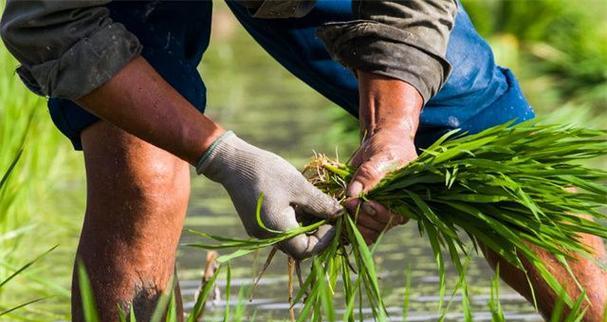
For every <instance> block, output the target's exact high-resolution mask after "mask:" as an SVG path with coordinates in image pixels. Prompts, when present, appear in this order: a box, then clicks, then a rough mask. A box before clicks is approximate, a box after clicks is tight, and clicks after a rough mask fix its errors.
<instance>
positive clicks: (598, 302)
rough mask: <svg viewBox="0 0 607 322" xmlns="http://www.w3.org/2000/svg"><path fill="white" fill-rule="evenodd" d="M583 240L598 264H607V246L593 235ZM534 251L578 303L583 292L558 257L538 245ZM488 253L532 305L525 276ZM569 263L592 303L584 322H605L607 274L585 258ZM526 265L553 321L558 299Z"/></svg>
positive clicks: (543, 309) (544, 311)
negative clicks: (606, 261) (606, 250)
mask: <svg viewBox="0 0 607 322" xmlns="http://www.w3.org/2000/svg"><path fill="white" fill-rule="evenodd" d="M582 238H583V242H584V244H586V245H587V246H588V247H589V248H590V249H592V250H593V252H594V257H595V260H596V261H597V262H600V263H605V258H606V257H605V256H606V253H605V246H604V245H603V241H602V240H601V238H599V237H596V236H590V235H583V237H582ZM531 247H532V248H533V250H534V251H535V252H536V253H537V254H538V255H539V257H540V258H541V259H542V261H543V262H544V264H545V265H546V266H547V267H548V269H549V270H550V272H551V273H552V274H553V275H554V276H555V277H556V278H557V279H558V280H559V281H560V282H561V285H563V286H564V287H565V290H566V291H567V293H568V294H569V296H570V297H571V298H572V299H574V300H576V299H577V298H578V297H579V296H580V295H581V291H580V290H579V288H578V287H577V285H576V283H575V281H574V280H573V278H571V276H570V275H569V273H568V272H567V270H566V269H565V268H564V267H563V266H562V265H561V264H560V263H558V262H557V260H556V259H555V258H554V256H552V255H550V254H549V253H548V252H547V251H545V250H544V249H541V248H538V247H535V246H534V245H531ZM484 253H485V258H486V259H487V261H488V262H489V264H490V265H491V266H492V267H493V268H495V266H496V265H497V263H499V265H500V276H501V277H502V279H503V280H504V281H505V282H506V283H508V285H510V286H511V287H512V288H514V289H515V290H516V291H517V292H519V293H520V294H522V295H523V296H524V297H525V298H527V300H528V301H530V302H531V301H532V295H531V290H530V289H529V284H528V282H527V278H526V277H525V274H524V273H523V272H522V271H520V270H518V269H516V268H515V267H514V266H512V265H510V264H508V263H507V262H506V261H505V260H504V259H502V258H501V257H499V256H498V255H497V254H495V253H493V252H491V251H487V250H484ZM568 263H569V266H570V267H571V270H572V271H573V273H574V275H575V276H576V277H577V279H578V281H579V282H580V284H581V285H582V287H583V288H584V289H585V291H586V295H587V296H588V299H589V300H590V303H588V302H587V301H586V302H585V303H584V306H587V312H586V315H585V317H584V319H583V321H586V322H603V313H604V310H605V304H606V302H607V272H605V271H604V270H603V269H601V268H600V267H599V266H598V265H597V264H596V262H594V261H592V260H589V259H586V258H583V257H581V256H574V259H572V260H569V261H568ZM523 264H524V265H525V268H526V269H527V271H528V272H529V279H530V280H531V283H532V284H533V288H534V290H535V296H536V300H537V303H538V307H539V310H540V313H542V315H543V316H544V317H545V318H549V317H550V316H551V314H552V310H553V308H554V304H555V302H556V301H557V298H558V295H557V294H555V293H554V292H553V291H552V289H551V288H550V287H549V286H548V285H547V284H546V283H544V281H543V280H542V278H541V276H540V275H539V273H538V272H537V271H536V270H535V269H534V268H533V267H532V266H531V265H530V264H529V262H527V261H526V260H523ZM567 312H568V311H567V310H566V311H565V313H567Z"/></svg>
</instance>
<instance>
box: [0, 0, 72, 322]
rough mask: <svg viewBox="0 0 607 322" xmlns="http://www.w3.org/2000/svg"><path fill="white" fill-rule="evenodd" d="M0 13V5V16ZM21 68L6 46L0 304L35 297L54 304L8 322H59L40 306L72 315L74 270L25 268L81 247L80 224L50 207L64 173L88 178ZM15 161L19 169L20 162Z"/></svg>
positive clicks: (1, 70)
mask: <svg viewBox="0 0 607 322" xmlns="http://www.w3.org/2000/svg"><path fill="white" fill-rule="evenodd" d="M2 6H3V2H0V11H1V10H2ZM16 66H17V62H16V61H15V60H14V59H13V58H12V57H11V56H10V54H9V53H8V51H7V50H6V49H5V48H4V47H3V46H0V75H1V77H0V171H4V170H6V169H11V173H10V176H6V177H5V178H3V179H2V186H1V187H0V281H2V280H6V279H7V278H9V277H10V280H11V283H10V284H9V285H8V286H10V287H8V288H4V289H2V290H0V303H2V307H3V308H5V307H9V306H13V305H16V304H19V303H23V302H24V301H27V300H28V299H31V294H37V295H36V297H41V298H51V299H50V300H49V301H44V303H39V304H37V305H28V306H25V307H23V308H21V309H20V310H18V315H14V314H13V313H12V312H11V313H5V315H4V316H3V317H2V320H3V321H5V320H12V319H27V317H31V316H36V318H37V319H38V320H41V319H42V320H56V319H61V318H65V317H66V315H56V314H55V313H53V312H56V311H57V310H48V309H39V308H38V307H40V308H41V306H39V305H51V306H52V305H59V306H63V307H64V309H62V310H60V311H63V312H68V310H67V305H68V303H69V300H68V299H69V291H68V288H67V285H69V284H68V283H67V280H68V279H69V270H70V265H64V266H60V265H52V262H53V258H54V256H49V257H47V258H45V259H44V260H43V261H39V262H38V263H37V264H36V265H34V266H33V267H29V265H28V267H29V268H28V270H20V268H22V267H24V265H26V264H27V263H28V262H26V260H27V258H28V257H29V256H31V254H35V253H43V252H44V251H45V250H47V249H48V247H49V243H50V244H57V243H60V242H65V241H66V239H67V237H66V236H70V237H71V238H72V240H73V242H75V241H76V237H77V236H76V235H75V233H74V231H75V230H76V223H77V222H75V221H74V220H73V217H71V218H69V217H65V216H64V215H65V214H64V213H61V211H59V208H57V207H56V205H55V204H54V203H52V202H50V200H52V199H53V197H55V194H58V191H59V189H58V187H59V186H60V185H59V184H58V183H61V182H62V180H66V179H67V178H69V176H66V173H69V171H75V172H78V171H82V166H81V165H80V163H79V162H75V161H76V160H77V159H75V157H76V156H75V155H74V156H73V157H70V156H69V155H70V154H68V153H67V152H68V151H69V150H70V147H69V146H68V145H67V141H66V140H65V139H64V138H62V137H61V136H60V135H59V133H58V132H57V131H56V130H55V129H54V128H53V125H52V122H51V121H50V119H49V116H48V113H46V111H45V100H44V99H43V98H40V97H37V96H35V95H33V94H32V93H30V92H29V91H28V90H27V89H26V88H25V87H24V86H23V84H22V83H21V82H20V80H19V78H18V76H17V75H16V74H15V72H14V69H15V67H16ZM16 155H17V156H19V162H15V160H16V159H15V156H16ZM39 236H44V240H45V242H43V243H41V242H40V240H39V239H38V238H37V237H39ZM58 251H59V252H61V251H62V250H58ZM54 254H57V251H56V252H54ZM14 272H19V274H17V275H13V274H14ZM57 272H60V274H56V273H57ZM58 276H61V277H58ZM0 310H1V309H0ZM15 314H17V313H15ZM65 314H67V313H65Z"/></svg>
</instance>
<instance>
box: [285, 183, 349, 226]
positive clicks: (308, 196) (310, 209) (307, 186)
mask: <svg viewBox="0 0 607 322" xmlns="http://www.w3.org/2000/svg"><path fill="white" fill-rule="evenodd" d="M299 196H300V197H299V198H298V199H299V200H297V201H296V202H295V205H296V206H297V208H298V209H297V210H298V211H303V212H305V213H306V214H310V215H313V216H315V217H318V218H322V219H333V218H335V217H337V216H339V215H340V214H341V213H342V211H343V207H342V206H341V205H340V204H339V201H337V199H335V198H333V197H331V196H329V195H328V194H326V193H324V192H322V191H321V190H320V189H318V188H316V187H315V186H314V185H313V184H311V183H310V182H308V181H304V183H303V187H301V192H300V194H299Z"/></svg>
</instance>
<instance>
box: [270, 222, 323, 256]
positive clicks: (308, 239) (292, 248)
mask: <svg viewBox="0 0 607 322" xmlns="http://www.w3.org/2000/svg"><path fill="white" fill-rule="evenodd" d="M334 236H335V227H333V226H332V225H322V226H320V227H318V229H317V230H316V231H315V232H314V233H313V234H311V235H306V234H301V235H297V236H295V237H293V238H291V239H288V240H285V241H283V242H280V243H279V244H278V248H280V250H282V251H283V252H285V253H287V254H289V255H291V256H292V257H294V258H295V259H304V258H306V257H311V256H314V255H316V254H319V253H320V252H322V251H323V250H324V249H325V248H327V247H328V246H329V245H330V244H331V241H332V240H333V237H334Z"/></svg>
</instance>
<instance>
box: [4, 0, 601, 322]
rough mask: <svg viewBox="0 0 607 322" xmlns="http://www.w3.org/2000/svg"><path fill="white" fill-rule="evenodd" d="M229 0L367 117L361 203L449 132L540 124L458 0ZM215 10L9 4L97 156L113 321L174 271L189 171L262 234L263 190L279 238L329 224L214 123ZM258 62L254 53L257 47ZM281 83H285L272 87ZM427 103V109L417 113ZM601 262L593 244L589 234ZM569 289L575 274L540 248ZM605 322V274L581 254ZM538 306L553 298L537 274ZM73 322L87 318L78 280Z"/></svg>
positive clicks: (99, 252) (357, 159) (25, 44)
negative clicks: (208, 84)
mask: <svg viewBox="0 0 607 322" xmlns="http://www.w3.org/2000/svg"><path fill="white" fill-rule="evenodd" d="M227 3H228V6H229V7H230V9H231V10H232V11H233V13H234V14H235V15H236V17H237V18H238V20H239V21H240V23H241V24H242V25H243V26H244V28H246V29H247V31H248V32H249V33H250V34H251V35H252V36H253V37H254V38H255V40H257V42H258V43H259V44H260V45H261V46H262V47H263V48H264V49H265V50H266V51H267V52H268V53H269V54H270V55H272V56H273V57H274V58H275V59H276V60H277V61H278V62H279V63H280V64H282V65H283V66H284V67H285V68H287V69H288V70H289V71H291V72H292V73H293V74H294V75H295V76H297V77H298V78H300V79H301V80H302V81H304V82H305V83H307V84H308V85H310V86H311V87H313V88H314V89H315V90H317V91H318V92H319V93H321V94H322V95H324V96H326V97H327V98H329V99H330V100H332V101H333V102H335V103H336V104H337V105H339V106H341V107H342V108H344V109H346V110H347V111H348V112H350V113H351V114H353V115H354V116H356V117H359V119H360V125H361V133H363V134H364V138H365V139H364V140H363V142H362V143H361V146H360V149H359V150H358V152H357V153H356V154H355V156H354V158H353V165H354V166H355V167H357V168H358V170H357V172H356V173H355V175H354V178H353V180H352V181H351V182H350V183H349V186H348V196H350V197H351V200H350V201H348V202H347V203H346V205H345V206H346V208H348V210H349V211H352V210H353V209H354V208H356V207H357V206H359V204H360V203H361V202H362V201H361V200H359V199H357V197H358V196H359V195H360V194H361V193H362V192H365V191H368V190H369V189H372V188H373V186H374V185H375V184H377V183H378V182H379V180H381V178H382V177H383V176H384V175H385V174H386V173H387V172H389V171H390V170H394V169H397V168H399V167H402V166H404V165H406V164H407V163H408V162H410V161H411V160H413V159H415V158H416V156H417V153H416V151H417V150H416V148H420V147H424V146H427V145H428V144H430V143H432V142H433V140H435V139H436V138H437V137H439V136H440V135H441V134H443V133H444V132H445V131H448V130H450V129H454V128H461V129H463V130H466V131H470V132H477V131H480V130H482V129H485V128H488V127H491V126H493V125H497V124H501V123H504V122H506V121H509V120H512V119H516V120H518V121H522V120H526V119H529V118H532V117H533V116H534V114H533V111H532V109H531V108H530V106H529V104H528V103H527V101H526V100H525V98H524V97H523V95H522V93H521V91H520V89H519V87H518V83H517V81H516V79H515V78H514V76H513V75H512V74H511V73H510V71H508V70H507V69H503V68H500V67H498V66H496V65H495V63H494V60H493V55H492V52H491V49H490V48H489V46H488V45H487V43H486V42H485V41H484V40H483V39H481V38H480V37H479V35H478V34H477V33H476V32H475V30H474V28H473V26H472V24H471V23H470V20H469V18H468V16H467V15H466V13H465V11H464V10H463V8H462V7H461V4H459V3H457V2H456V1H449V0H409V1H406V0H402V1H396V0H393V1H388V0H377V1H355V2H350V0H343V1H342V0H339V1H338V0H319V1H297V0H274V1H271V0H257V1H244V0H241V1H234V0H229V1H228V2H227ZM211 6H212V3H211V2H210V1H186V2H168V1H133V2H125V1H110V0H89V1H84V0H79V1H52V0H35V1H23V0H8V3H7V5H6V10H5V12H4V15H3V18H2V22H1V32H2V39H3V40H4V42H5V44H6V47H7V48H8V49H9V50H10V51H11V52H12V53H13V54H14V56H15V57H16V58H17V59H19V61H20V62H21V66H20V67H19V68H18V69H17V73H18V75H19V76H20V77H21V79H22V80H23V82H24V83H25V85H26V86H28V88H30V89H31V90H32V91H34V92H35V93H37V94H39V95H44V96H47V97H49V98H50V99H49V102H48V106H49V110H50V113H51V116H52V118H53V121H54V122H55V123H56V125H57V127H58V128H59V129H60V130H61V131H62V132H63V133H64V134H65V135H66V136H67V137H68V138H69V139H70V140H71V141H72V143H73V145H74V147H75V148H76V149H78V150H79V149H82V150H83V151H84V157H85V163H86V174H87V188H88V189H87V193H88V194H87V208H86V216H85V220H84V226H83V229H82V234H81V239H80V245H79V247H78V257H79V258H80V259H81V260H82V261H83V263H84V264H85V265H86V267H87V269H88V271H89V274H90V277H91V282H92V286H93V290H94V292H95V294H96V299H97V306H98V308H99V310H100V311H101V316H102V320H103V321H113V320H116V319H117V311H118V308H119V307H121V308H122V309H125V310H128V309H129V308H130V307H131V306H133V307H134V310H135V312H136V314H137V317H138V318H140V319H141V320H147V319H149V317H150V315H151V312H152V311H153V308H154V306H155V303H156V300H157V299H158V296H159V295H160V294H161V293H162V292H163V291H164V290H165V289H166V288H167V287H168V285H167V284H168V282H169V280H170V278H171V277H172V276H173V272H174V265H175V251H176V248H177V243H178V240H179V236H180V232H181V230H182V226H183V221H184V217H185V213H186V207H187V204H188V198H189V193H190V188H189V180H190V177H189V166H190V165H193V166H195V167H196V170H197V172H198V174H202V175H204V176H206V177H208V178H209V179H211V180H213V181H216V182H218V183H220V184H222V185H223V186H224V187H225V189H226V190H227V191H228V193H229V195H230V197H231V198H232V201H233V203H234V206H235V208H236V210H237V212H238V214H239V216H240V218H241V220H242V222H243V225H244V227H245V228H246V230H247V232H248V233H249V234H250V235H253V236H256V237H267V236H268V233H267V232H266V231H264V230H263V229H261V228H260V227H258V225H257V223H256V219H255V216H254V214H255V205H256V200H257V198H258V196H259V195H260V194H261V193H263V194H264V196H265V198H264V204H263V208H262V213H261V215H262V218H263V220H264V222H265V223H266V224H267V226H269V228H272V229H276V230H283V231H285V230H289V229H291V228H294V227H297V225H298V221H297V219H296V218H305V217H311V218H328V219H331V218H334V217H335V216H338V215H339V214H340V213H342V208H341V206H340V205H339V203H338V202H337V201H336V200H334V199H332V198H331V197H329V196H327V195H325V194H323V193H322V192H320V191H319V190H318V189H316V188H315V187H313V186H312V185H311V184H310V183H308V182H307V181H306V180H305V178H304V177H303V176H302V175H301V174H300V173H299V172H298V171H297V170H296V169H295V168H294V167H293V166H291V165H290V164H289V163H288V162H287V161H285V160H284V159H282V158H281V157H279V156H277V155H275V154H273V153H271V152H268V151H264V150H262V149H260V148H257V147H255V146H253V145H250V144H248V143H247V142H245V141H243V140H242V139H240V138H238V137H237V136H236V135H235V134H234V133H233V132H231V131H226V130H224V129H223V128H222V127H221V126H220V125H219V124H217V123H215V122H213V120H211V119H209V118H207V117H206V116H204V114H202V112H203V111H204V108H205V87H204V84H203V82H202V79H201V76H200V75H199V73H198V71H197V70H196V67H197V66H198V64H199V62H200V60H201V58H202V55H203V53H204V51H205V49H206V48H207V45H208V42H209V32H210V23H211ZM244 54H246V53H244ZM268 90H269V91H271V90H276V91H279V90H280V89H271V88H268ZM422 108H423V109H422ZM360 206H361V209H362V213H361V215H360V217H359V221H358V227H359V228H360V230H361V232H362V233H363V235H364V237H365V239H366V240H367V242H369V243H372V242H373V241H374V240H375V239H376V238H377V236H378V234H379V232H380V231H382V230H383V229H384V228H385V227H386V225H388V224H389V223H390V225H393V224H402V223H404V221H405V220H403V219H402V217H401V216H396V215H393V214H391V213H390V211H389V210H388V209H386V208H385V207H383V206H382V205H380V204H378V203H376V202H373V201H367V202H363V203H362V205H360ZM333 234H334V231H333V227H331V225H326V226H323V227H321V228H320V229H318V231H317V232H316V233H314V234H313V235H310V236H306V235H300V236H297V237H295V238H293V239H291V240H289V241H286V242H284V243H282V244H281V245H280V248H281V249H282V250H283V251H284V252H286V253H288V254H289V255H291V256H293V257H295V258H305V257H309V256H313V255H314V254H317V253H318V252H319V251H321V250H322V249H323V248H324V247H325V246H326V245H327V242H328V241H329V240H330V239H331V237H332V236H333ZM587 243H588V244H589V245H590V246H592V247H594V249H595V250H596V252H597V256H602V255H604V249H603V246H602V242H601V240H600V239H598V238H587ZM538 251H539V252H540V255H541V256H542V258H543V259H545V261H546V263H547V264H548V265H549V267H550V269H551V270H552V271H553V273H554V274H555V275H556V276H557V277H558V278H559V279H560V280H561V281H562V282H563V283H564V284H565V286H566V287H567V290H568V291H569V292H570V294H571V295H572V296H574V297H577V296H578V295H579V290H578V289H577V288H576V287H575V283H574V281H572V279H571V278H570V276H569V275H568V274H567V273H566V271H565V270H564V269H563V268H562V267H561V266H559V265H557V264H556V262H555V261H554V259H553V258H551V257H550V256H549V255H548V254H546V253H545V252H544V251H542V250H538ZM486 257H487V258H488V260H489V262H490V263H492V264H493V265H495V264H496V263H497V262H500V263H501V265H502V266H501V272H502V273H503V274H502V277H503V278H504V279H505V280H506V281H507V282H508V283H510V285H512V286H513V287H514V288H515V289H516V290H518V291H519V292H521V293H522V294H523V295H524V296H526V297H527V298H528V299H530V298H531V293H530V291H529V288H528V283H527V281H526V278H525V276H524V274H523V273H522V272H520V271H517V270H515V269H513V268H512V267H510V266H508V265H507V264H506V263H504V262H503V261H501V260H500V258H499V256H497V255H495V254H492V253H487V254H486ZM571 267H572V268H573V269H574V272H576V276H577V277H578V280H579V281H580V283H581V284H582V285H583V286H584V287H585V288H586V291H587V292H588V296H589V298H590V299H591V300H592V304H593V305H592V306H589V307H588V314H587V316H586V320H587V321H599V320H601V316H602V312H603V303H604V302H605V299H607V297H606V295H605V294H606V292H605V288H606V286H607V285H606V284H605V278H604V274H603V272H602V271H601V270H600V269H599V268H598V266H597V265H596V264H595V263H593V262H591V261H590V260H586V259H580V260H579V261H572V263H571ZM529 273H530V276H531V282H532V283H533V285H534V287H535V290H536V294H537V299H538V301H539V303H538V304H539V308H540V309H541V311H542V313H544V314H545V315H549V314H550V312H551V309H552V307H553V304H554V302H555V298H556V296H555V294H553V293H552V291H551V290H550V288H549V287H548V286H547V285H545V284H544V283H543V282H542V281H541V279H539V278H537V276H538V275H537V274H536V272H534V270H533V269H532V268H530V269H529ZM73 291H74V296H73V297H72V302H73V319H74V320H75V321H81V320H82V319H83V316H82V311H81V307H80V304H79V303H80V299H79V295H78V285H77V283H74V287H73Z"/></svg>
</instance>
